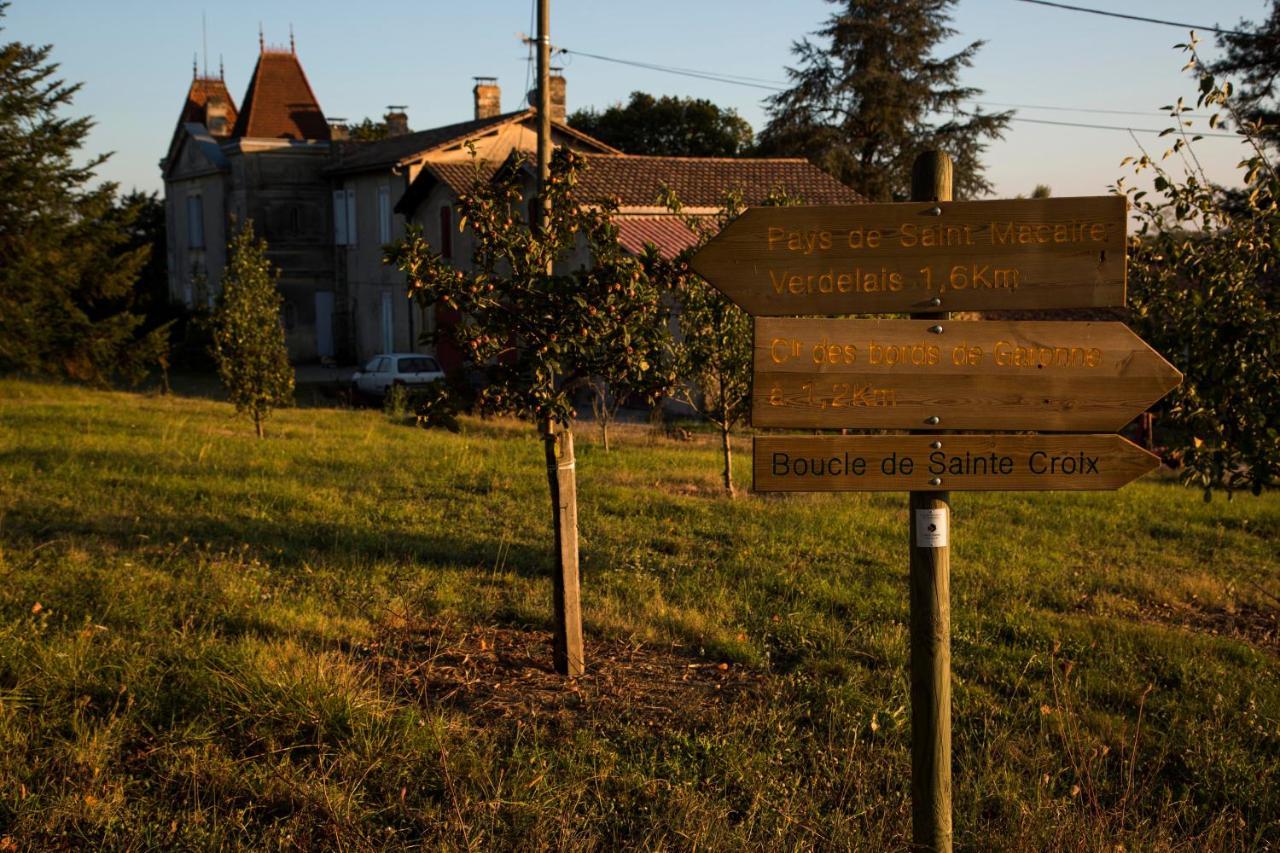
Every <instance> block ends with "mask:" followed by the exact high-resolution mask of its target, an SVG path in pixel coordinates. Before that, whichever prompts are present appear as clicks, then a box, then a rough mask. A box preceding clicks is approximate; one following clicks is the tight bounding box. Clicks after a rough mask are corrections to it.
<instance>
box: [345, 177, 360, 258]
mask: <svg viewBox="0 0 1280 853" xmlns="http://www.w3.org/2000/svg"><path fill="white" fill-rule="evenodd" d="M358 233H359V232H357V231H356V191H355V190H347V245H348V246H354V245H356V243H357V242H358V241H357V240H356V235H357V234H358Z"/></svg>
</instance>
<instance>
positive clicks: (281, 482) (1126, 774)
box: [0, 381, 1280, 849]
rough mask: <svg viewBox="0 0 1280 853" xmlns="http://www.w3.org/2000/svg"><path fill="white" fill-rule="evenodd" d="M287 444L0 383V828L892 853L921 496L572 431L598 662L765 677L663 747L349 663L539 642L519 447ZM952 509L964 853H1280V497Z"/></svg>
mask: <svg viewBox="0 0 1280 853" xmlns="http://www.w3.org/2000/svg"><path fill="white" fill-rule="evenodd" d="M267 431H268V438H267V439H265V440H263V441H259V440H257V439H256V438H254V436H253V430H252V427H251V425H249V424H248V423H247V422H245V421H243V420H236V419H235V418H233V417H232V414H231V409H230V407H228V406H227V405H225V404H223V403H219V402H214V401H208V400H203V399H195V398H181V397H158V396H146V395H135V394H123V393H107V392H95V391H87V390H83V389H78V388H71V387H65V386H58V385H45V384H37V383H28V382H18V381H0V576H2V577H3V578H4V583H3V584H0V838H2V837H4V836H9V837H11V838H12V839H13V841H14V843H16V844H18V845H19V847H20V849H27V848H31V849H39V848H47V847H62V848H68V849H70V848H78V849H83V848H84V847H86V846H91V845H99V846H100V845H107V846H114V847H134V848H137V847H142V848H146V847H168V846H182V847H195V848H216V847H220V846H230V847H247V848H256V849H261V848H264V847H265V848H274V847H337V848H355V849H383V848H388V847H390V848H396V847H415V846H425V847H429V848H436V847H440V846H448V847H453V846H457V847H466V846H472V847H477V848H485V847H492V846H520V847H532V848H538V847H556V848H566V847H581V846H597V847H600V848H604V849H612V848H616V847H619V846H628V845H630V846H638V847H662V846H673V847H681V848H684V847H694V846H698V847H712V848H741V847H744V846H748V847H781V848H791V847H796V846H816V847H828V846H832V847H849V846H852V847H861V848H865V849H883V848H885V847H890V848H901V847H902V846H903V845H904V844H905V839H906V837H907V836H908V835H909V826H910V818H909V776H908V773H909V766H910V761H909V752H908V744H909V730H908V729H909V725H908V724H909V711H908V704H907V703H908V699H907V693H908V679H907V671H906V659H907V633H906V629H905V622H906V621H907V618H908V609H907V591H906V555H905V539H906V507H905V498H904V496H902V495H893V494H866V495H797V496H792V497H786V498H776V497H765V496H746V497H743V498H740V499H738V500H736V501H735V500H729V499H726V498H724V497H721V496H720V495H719V492H718V487H717V483H718V478H719V460H718V456H717V452H716V447H715V445H714V443H713V442H712V441H711V440H710V438H709V437H708V438H705V439H701V438H700V439H699V440H698V441H695V442H693V443H686V442H674V441H670V440H668V439H665V438H655V437H654V436H653V435H652V434H651V433H650V431H649V430H648V429H647V428H644V429H642V428H640V427H623V428H621V429H620V430H619V431H618V440H617V442H616V449H615V450H614V451H613V452H611V453H605V452H604V451H603V448H602V447H600V446H599V445H598V444H597V442H596V440H595V437H594V431H593V430H590V429H584V430H581V431H580V434H579V438H578V445H579V455H580V461H579V488H580V501H581V504H580V525H581V530H582V558H583V565H582V575H583V607H584V615H585V618H586V625H587V633H588V668H590V667H591V657H590V656H591V651H592V645H593V643H594V644H597V645H598V644H600V643H603V642H606V641H609V642H612V641H623V640H630V641H632V642H635V643H643V644H648V645H649V646H652V647H661V648H670V647H672V646H673V645H674V646H675V647H677V648H678V649H679V650H681V652H680V653H682V654H688V655H692V656H693V657H692V658H691V660H695V661H709V662H715V663H718V662H728V663H730V664H731V665H733V666H735V667H739V666H740V667H746V668H749V669H751V670H752V671H754V672H757V673H758V674H759V683H760V689H759V693H758V695H757V696H755V697H754V698H750V699H744V700H739V701H736V702H735V703H727V704H726V705H725V706H724V707H722V708H721V709H720V710H719V711H717V712H716V713H715V714H711V715H707V714H701V713H700V714H688V715H685V716H684V717H681V716H679V715H678V716H677V717H676V718H675V722H674V723H664V724H663V725H661V726H648V727H645V726H638V725H636V724H634V723H629V722H626V721H619V720H610V719H608V718H603V719H601V718H597V717H595V716H592V715H590V714H584V715H583V717H582V720H581V721H580V722H579V723H578V724H576V725H570V726H567V727H566V725H565V724H563V722H553V721H551V720H541V719H538V718H533V719H528V720H520V721H517V722H512V721H510V720H500V719H495V718H491V717H484V716H475V715H473V714H469V713H467V712H466V711H465V710H463V709H462V708H460V707H458V706H455V705H453V704H450V703H449V702H445V701H439V702H437V701H433V700H432V699H431V697H420V696H418V695H417V694H415V693H414V692H413V691H412V690H409V689H407V688H406V686H405V685H402V684H398V683H395V682H393V681H388V679H386V678H383V677H378V676H377V675H376V674H375V673H374V671H373V670H372V669H370V667H369V666H368V665H367V661H366V657H367V650H368V649H369V648H371V647H373V646H376V644H377V643H378V642H379V640H380V638H383V637H385V636H386V635H387V634H388V632H395V631H397V630H400V629H401V628H403V627H404V626H407V625H413V624H418V623H422V622H424V621H437V622H444V623H447V624H456V625H459V626H470V625H499V626H507V627H512V628H516V629H518V630H521V631H526V630H529V631H532V630H545V629H546V628H548V627H549V603H550V585H549V581H548V570H549V566H550V548H549V544H548V538H549V526H550V518H551V511H550V507H549V505H548V502H547V496H546V482H545V479H544V474H543V468H542V457H541V447H540V445H539V443H538V440H537V437H536V435H535V434H534V432H533V431H532V430H531V429H529V428H527V427H525V426H524V425H522V424H519V423H517V422H515V421H503V420H498V421H479V420H468V421H467V422H465V424H464V428H463V431H462V433H461V434H459V435H454V434H450V433H447V432H436V431H431V432H428V431H424V430H420V429H414V428H410V427H406V426H402V425H397V424H393V423H390V422H389V421H388V420H387V418H386V417H385V416H383V415H382V414H381V413H379V412H376V411H343V410H336V409H323V408H308V409H295V410H285V411H281V412H278V413H277V414H276V415H275V416H273V418H272V419H271V420H270V421H268V423H267ZM738 449H739V451H740V452H738V453H737V454H736V459H735V463H736V475H737V476H738V478H739V480H740V481H741V482H747V481H748V479H749V466H750V460H749V457H748V454H747V452H746V451H747V450H748V447H747V445H746V444H745V443H742V444H741V445H740V447H739V448H738ZM953 506H954V517H953V522H952V523H953V534H952V538H953V549H952V569H953V580H952V589H953V602H954V615H953V659H954V671H955V708H954V716H955V784H956V792H955V803H956V818H955V822H956V831H957V839H958V841H959V842H960V843H962V844H964V845H966V846H971V847H980V848H991V847H996V848H1006V849H1056V848H1077V849H1098V848H1101V847H1104V846H1111V845H1114V844H1117V843H1122V844H1125V845H1126V847H1127V849H1135V848H1137V849H1146V848H1152V847H1155V848H1164V847H1183V848H1186V849H1204V848H1206V847H1209V848H1215V847H1237V848H1254V847H1259V846H1264V845H1266V844H1272V845H1274V844H1277V843H1280V788H1278V785H1280V683H1278V682H1280V676H1278V672H1280V639H1278V638H1277V629H1278V626H1277V614H1278V613H1280V601H1278V600H1277V599H1276V596H1277V595H1280V544H1278V543H1280V495H1277V494H1275V493H1270V494H1267V495H1264V496H1263V497H1261V498H1237V499H1236V500H1234V501H1231V502H1228V501H1225V500H1221V499H1219V500H1216V501H1214V502H1212V503H1207V504H1206V503H1204V502H1202V501H1201V498H1200V495H1199V493H1197V492H1193V491H1188V490H1184V489H1182V488H1180V487H1179V486H1178V485H1177V484H1176V483H1174V482H1171V481H1169V480H1161V479H1159V478H1155V479H1149V480H1145V481H1143V482H1140V483H1137V484H1135V485H1133V486H1130V487H1128V488H1126V489H1124V490H1122V491H1120V492H1116V493H1096V494H1074V493H1062V494H1055V493H1044V494H995V493H992V494H964V495H959V494H958V495H956V496H955V501H954V505H953ZM1140 713H1141V717H1140V718H1139V714H1140ZM1139 719H1140V722H1139Z"/></svg>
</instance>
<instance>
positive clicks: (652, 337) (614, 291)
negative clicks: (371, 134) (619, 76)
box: [386, 149, 675, 675]
mask: <svg viewBox="0 0 1280 853" xmlns="http://www.w3.org/2000/svg"><path fill="white" fill-rule="evenodd" d="M581 168H582V158H581V157H580V156H578V155H576V154H574V153H573V152H571V151H568V150H564V149H562V150H559V151H557V152H556V154H555V156H554V158H553V159H552V164H551V176H550V179H549V181H548V182H547V186H546V189H545V199H546V201H547V203H548V204H549V212H548V213H547V214H546V216H545V221H544V223H543V224H542V225H541V227H539V228H534V227H531V225H530V223H529V222H527V221H526V220H525V218H524V216H523V210H524V209H525V207H526V204H525V201H526V200H525V192H524V180H523V178H524V176H525V174H526V173H525V170H524V168H523V163H522V162H520V161H518V160H515V159H513V160H511V161H508V162H507V164H506V165H505V166H504V167H503V168H501V169H499V170H497V172H496V173H494V175H493V177H492V178H491V179H489V180H485V179H484V178H483V176H484V174H486V172H487V170H485V169H483V168H481V165H480V164H477V168H476V179H475V181H474V182H473V183H472V186H471V188H470V189H469V190H468V191H467V192H464V193H463V194H462V197H461V198H460V199H459V201H458V210H459V211H460V216H459V219H458V227H459V229H461V228H464V227H467V226H469V227H470V229H471V242H472V246H473V253H472V257H471V264H470V266H469V267H467V268H466V269H461V268H458V267H454V266H452V265H451V264H450V263H449V262H447V261H445V260H444V259H443V258H441V256H440V255H439V254H438V253H437V252H435V251H434V250H433V249H432V248H431V247H430V245H429V244H428V243H427V241H426V240H425V239H424V237H423V235H422V233H421V231H420V230H410V232H409V233H408V235H407V236H406V237H405V239H404V240H402V241H401V242H399V243H398V244H396V245H393V246H392V247H390V249H389V250H388V253H387V256H386V261H387V263H390V264H394V265H395V266H396V267H397V268H399V269H400V270H401V271H402V272H404V274H405V276H406V279H407V282H408V286H409V292H410V294H411V295H412V296H413V297H414V298H416V299H417V300H418V301H419V302H420V303H421V304H422V305H424V306H430V305H436V304H437V303H443V304H444V305H446V306H448V307H449V308H452V309H454V310H456V311H457V312H458V314H459V316H460V319H459V321H458V322H457V323H455V324H453V325H451V326H449V327H447V328H443V329H440V330H439V331H438V332H437V335H445V336H448V337H449V338H450V339H451V340H452V342H453V343H454V344H455V345H456V346H457V347H458V349H459V351H460V352H462V353H463V354H464V356H465V357H466V359H467V360H468V362H469V363H470V365H472V367H473V368H475V369H477V370H480V371H483V373H484V374H485V379H486V382H485V386H484V388H483V390H482V391H481V393H480V400H479V402H480V404H481V405H482V406H484V407H486V408H490V409H498V410H507V411H514V412H516V413H517V414H519V415H521V416H523V417H526V418H528V419H530V420H531V421H533V422H534V423H535V424H537V426H538V428H539V429H540V430H541V432H542V435H543V438H544V444H545V456H546V466H547V482H548V486H549V488H550V493H551V504H552V516H553V519H554V526H555V541H556V574H555V576H554V581H555V583H554V597H555V646H554V659H555V660H554V663H555V667H556V670H557V671H558V672H560V673H562V674H568V675H579V674H581V673H582V671H583V660H582V639H581V637H582V626H581V616H580V612H579V607H578V534H577V478H576V474H575V471H574V453H573V421H574V415H575V407H574V400H575V396H576V395H577V393H578V392H580V391H585V390H586V389H587V387H588V383H590V382H591V381H593V380H603V381H604V382H607V383H609V385H611V386H615V387H624V386H625V387H627V388H630V389H634V390H636V391H640V392H643V394H644V396H646V397H648V398H649V399H650V400H654V399H656V398H657V396H658V395H660V394H661V393H662V392H664V391H665V390H666V389H667V388H668V387H669V386H670V384H671V383H672V382H673V381H674V376H675V374H674V369H673V368H672V367H671V365H670V363H669V361H670V359H669V358H668V357H667V355H666V343H667V340H666V320H667V313H666V309H665V307H664V304H663V299H662V295H663V293H662V289H661V288H660V287H659V286H658V285H657V284H656V283H655V282H654V281H653V280H652V279H651V278H650V277H649V276H647V275H646V274H645V270H644V268H643V267H642V266H641V264H640V263H639V262H638V261H637V260H636V259H635V258H633V257H631V256H629V255H627V254H626V253H625V252H624V251H623V250H622V248H621V246H620V245H619V243H618V229H617V227H616V226H615V225H614V224H613V222H612V214H613V213H614V211H616V209H617V206H616V203H615V202H613V201H611V200H608V199H596V198H591V199H583V198H578V197H577V196H576V195H575V185H576V183H577V180H578V176H579V174H580V170H581Z"/></svg>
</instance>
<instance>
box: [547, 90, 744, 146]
mask: <svg viewBox="0 0 1280 853" xmlns="http://www.w3.org/2000/svg"><path fill="white" fill-rule="evenodd" d="M569 124H570V125H572V126H573V127H574V128H575V129H577V130H580V131H582V132H583V133H586V134H588V135H590V136H594V137H595V138H596V139H599V140H600V141H601V142H604V143H607V144H609V145H612V146H613V147H614V148H617V149H618V150H620V151H625V152H627V153H628V154H661V155H666V156H670V157H738V156H741V155H743V154H745V153H747V152H748V151H749V150H750V149H751V141H752V132H751V125H750V124H748V123H747V121H746V119H744V118H742V117H741V116H739V115H738V114H737V113H736V112H735V111H733V110H732V109H724V108H721V107H718V106H716V105H715V104H713V103H711V102H710V101H708V100H706V99H703V98H677V97H673V96H671V95H663V96H661V97H658V98H655V97H654V96H653V95H649V94H646V93H644V92H632V93H631V100H630V101H629V102H628V103H627V104H626V106H623V105H621V104H615V105H614V106H611V107H609V108H608V109H606V110H604V111H603V112H597V111H596V110H594V109H585V110H578V111H577V112H575V113H574V114H573V115H571V116H570V117H569Z"/></svg>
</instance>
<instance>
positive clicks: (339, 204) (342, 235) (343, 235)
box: [333, 190, 347, 246]
mask: <svg viewBox="0 0 1280 853" xmlns="http://www.w3.org/2000/svg"><path fill="white" fill-rule="evenodd" d="M333 244H334V245H335V246H345V245H347V194H346V193H345V192H343V191H342V190H334V191H333Z"/></svg>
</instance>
